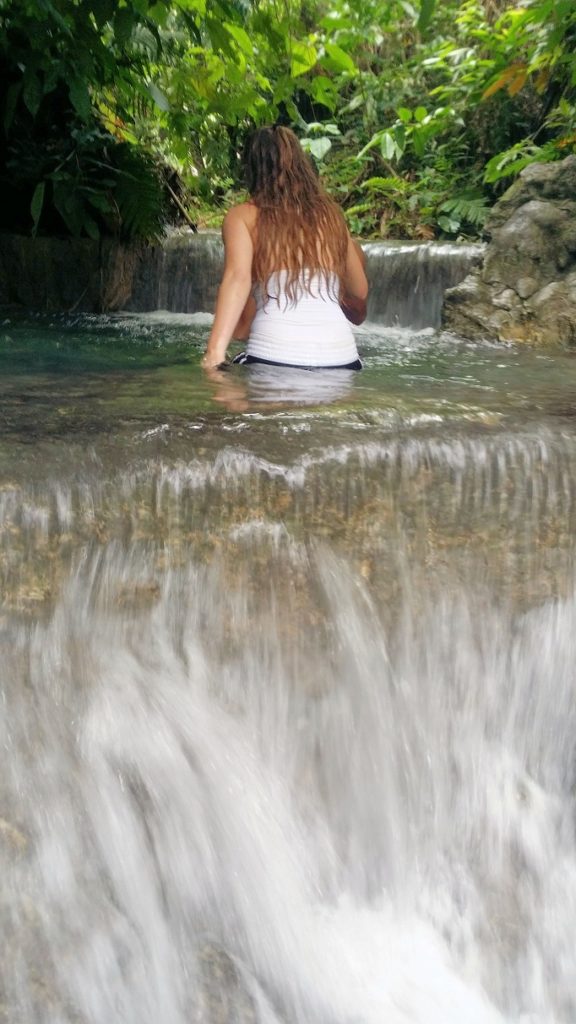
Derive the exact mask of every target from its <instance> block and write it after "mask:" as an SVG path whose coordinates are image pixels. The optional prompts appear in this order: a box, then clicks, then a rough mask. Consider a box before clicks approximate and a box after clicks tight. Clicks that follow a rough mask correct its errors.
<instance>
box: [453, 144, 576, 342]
mask: <svg viewBox="0 0 576 1024" xmlns="http://www.w3.org/2000/svg"><path fill="white" fill-rule="evenodd" d="M486 234H487V237H488V240H489V244H488V246H487V248H486V252H485V255H484V260H483V262H482V264H481V266H480V267H478V268H477V269H476V270H474V271H473V272H472V273H471V274H469V275H468V277H466V278H465V279H464V281H462V283H461V284H459V285H457V286H456V287H455V288H450V289H449V290H448V291H447V292H446V294H445V300H444V307H443V310H442V325H443V327H444V328H446V329H447V330H450V331H453V332H454V333H455V334H459V335H461V336H464V337H466V338H489V339H492V340H496V341H512V342H526V343H527V344H531V345H563V346H565V347H569V346H576V156H569V157H566V159H565V160H562V161H560V162H558V163H551V164H532V165H531V166H529V167H526V168H525V169H524V170H523V171H522V173H521V174H520V177H519V179H518V180H517V181H516V182H515V183H514V185H512V187H511V188H509V189H508V191H507V192H506V193H505V194H504V195H503V196H502V198H501V199H500V200H499V201H498V202H497V203H496V205H495V206H494V208H493V209H492V211H491V212H490V217H489V219H488V223H487V225H486Z"/></svg>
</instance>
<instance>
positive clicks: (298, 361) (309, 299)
mask: <svg viewBox="0 0 576 1024" xmlns="http://www.w3.org/2000/svg"><path fill="white" fill-rule="evenodd" d="M288 276H289V275H288V271H287V270H285V269H282V270H277V271H274V272H273V273H272V274H271V275H270V277H269V279H268V284H267V289H266V294H264V293H263V289H262V287H261V286H260V285H257V286H256V287H255V289H254V297H255V300H256V314H255V316H254V319H253V321H252V327H251V330H250V337H249V339H248V345H247V349H246V351H247V354H248V355H249V356H250V357H252V358H253V359H262V360H266V361H267V362H275V363H283V364H288V365H290V366H338V365H342V364H348V363H351V362H354V361H355V360H357V359H358V352H357V350H356V343H355V341H354V335H353V333H352V329H351V327H350V324H349V322H348V320H347V319H346V317H345V316H344V313H343V312H342V310H341V308H340V304H339V301H338V290H339V281H338V278H337V276H336V274H335V273H332V274H331V275H324V274H320V273H318V272H310V271H308V270H304V271H301V273H300V275H299V278H298V280H297V281H296V282H295V288H294V289H293V291H294V292H295V294H293V295H292V296H289V295H288V294H287V290H286V287H287V281H288Z"/></svg>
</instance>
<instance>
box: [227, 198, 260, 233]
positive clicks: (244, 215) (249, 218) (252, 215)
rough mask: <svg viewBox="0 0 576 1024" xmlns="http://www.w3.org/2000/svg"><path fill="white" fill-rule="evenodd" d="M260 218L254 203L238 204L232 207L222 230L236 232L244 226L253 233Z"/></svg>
mask: <svg viewBox="0 0 576 1024" xmlns="http://www.w3.org/2000/svg"><path fill="white" fill-rule="evenodd" d="M257 216H258V210H257V209H256V207H255V206H254V204H253V203H238V205H237V206H232V207H231V208H230V209H229V210H228V212H227V214H226V216H225V217H224V221H223V224H222V229H223V230H226V229H227V228H231V229H232V230H234V229H235V228H237V227H239V226H240V225H242V224H243V225H244V226H245V227H247V228H248V230H249V231H252V230H253V228H254V226H255V224H256V219H257Z"/></svg>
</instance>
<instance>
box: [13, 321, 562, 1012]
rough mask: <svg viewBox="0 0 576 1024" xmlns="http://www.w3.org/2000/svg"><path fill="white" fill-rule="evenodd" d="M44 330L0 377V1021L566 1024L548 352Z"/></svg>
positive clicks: (89, 327)
mask: <svg viewBox="0 0 576 1024" xmlns="http://www.w3.org/2000/svg"><path fill="white" fill-rule="evenodd" d="M66 330H67V331H68V334H67V333H66ZM66 330H64V329H63V327H62V325H56V326H55V327H45V328H44V329H43V334H42V339H41V344H42V345H43V346H44V350H45V351H48V352H51V354H52V359H53V361H52V362H51V363H49V365H48V368H47V365H46V364H43V365H42V372H41V373H39V371H38V368H37V362H36V361H35V358H32V356H31V355H30V353H31V352H32V353H35V352H36V348H35V346H36V345H37V344H38V340H37V336H38V331H39V327H38V326H37V325H33V326H32V327H26V328H22V331H21V332H20V333H19V331H18V329H17V328H14V330H13V331H11V333H10V336H9V339H8V342H7V343H6V346H5V351H6V352H8V356H7V359H9V368H11V369H10V372H5V373H4V374H3V378H2V383H1V385H0V387H1V389H2V405H1V418H2V423H3V435H2V440H0V480H1V486H0V580H1V582H2V595H3V599H2V606H1V610H0V648H1V661H0V664H1V669H0V680H1V685H0V693H1V696H2V708H3V715H2V716H1V718H0V743H1V747H2V750H3V752H4V762H3V772H2V777H1V781H0V871H1V875H0V877H1V879H2V881H1V886H2V901H1V904H0V924H1V926H2V933H3V935H4V944H3V957H2V962H1V965H0V981H1V995H0V1019H3V1020H5V1021H7V1022H9V1024H12V1022H14V1024H16V1022H17V1021H18V1022H20V1021H24V1022H26V1024H40V1022H42V1024H45V1022H47V1024H77V1022H82V1024H109V1022H111V1021H122V1022H128V1024H132V1022H133V1024H157V1022H159V1021H162V1022H163V1024H164V1022H166V1024H185V1022H186V1024H189V1022H191V1021H196V1022H198V1024H219V1022H227V1024H383V1022H387V1024H408V1022H412V1024H462V1022H466V1024H475V1022H478V1024H491V1022H500V1024H502V1022H507V1024H512V1022H513V1024H573V1021H574V1019H575V1018H576V989H575V985H574V978H575V977H576V953H575V951H574V943H573V936H572V933H573V922H574V919H575V915H576V896H575V893H576V885H575V882H576V842H575V838H574V811H575V795H574V794H575V792H576V790H575V781H576V779H575V767H574V766H575V759H574V753H575V743H576V741H575V737H576V700H575V689H576V681H575V678H574V669H573V666H574V663H575V656H576V640H575V639H574V637H575V636H576V631H575V630H574V625H575V622H576V596H575V591H574V548H575V545H574V537H575V526H576V484H575V481H576V472H575V471H576V434H575V432H574V429H573V424H572V421H571V419H570V418H569V416H568V415H566V414H564V415H559V414H558V413H559V411H560V412H561V411H562V409H564V410H565V411H566V410H568V409H569V401H568V398H569V395H570V394H571V391H572V387H573V380H572V377H573V375H574V370H573V368H572V364H571V363H570V361H569V360H568V359H566V360H562V359H560V360H556V361H555V360H553V359H549V358H546V357H532V356H530V355H529V354H524V353H516V352H514V351H513V350H508V351H506V352H504V351H503V350H496V349H491V348H483V347H482V346H475V347H470V346H460V347H458V346H456V345H454V344H453V343H449V342H445V341H442V340H437V339H434V338H433V337H431V336H430V335H424V336H420V337H417V336H415V335H407V334H404V335H402V334H395V335H392V334H388V335H386V334H384V333H382V332H380V333H379V332H378V331H376V330H374V329H370V328H369V329H367V331H366V332H365V333H364V334H360V335H359V342H360V347H361V349H362V351H363V353H364V356H365V360H366V369H365V370H364V371H363V373H362V374H358V375H355V376H354V375H352V374H347V375H343V376H342V377H339V378H338V380H336V378H334V377H331V378H329V381H330V383H328V382H327V381H326V380H325V378H324V375H320V376H319V377H318V378H314V377H313V376H311V375H310V374H307V373H306V372H305V371H303V372H301V373H300V372H297V373H296V374H294V375H293V376H290V375H289V376H288V377H283V378H282V381H280V382H279V381H278V379H276V378H274V377H273V375H272V377H271V376H270V374H269V373H261V374H258V373H256V374H248V373H247V372H246V371H242V370H239V371H238V372H237V373H236V374H234V372H231V373H230V374H228V375H224V376H225V378H226V379H225V380H223V381H222V382H220V384H218V385H210V384H208V383H206V382H205V381H203V380H202V378H201V377H200V374H199V373H198V371H197V369H196V366H195V365H190V363H185V364H183V363H182V362H181V360H182V358H183V356H182V352H183V349H182V344H181V343H182V339H183V338H184V337H186V339H187V341H188V344H190V335H191V332H192V343H193V344H195V343H196V344H198V346H200V343H201V340H202V337H203V334H202V332H203V330H204V329H203V328H195V329H194V328H193V327H191V326H190V324H189V323H186V324H184V325H182V324H180V323H179V322H177V321H172V322H168V324H166V323H164V324H162V323H160V322H159V321H158V320H157V319H152V320H143V319H141V318H134V319H130V318H125V319H121V320H118V321H107V322H106V323H104V322H102V321H99V322H96V323H91V322H85V321H83V322H82V329H81V330H79V328H78V325H72V326H70V325H69V326H68V328H67V329H66ZM194 331H196V333H194ZM27 345H28V346H29V348H27ZM51 346H52V347H51ZM3 351H4V350H3ZM135 351H136V352H137V353H138V360H137V361H136V362H137V365H138V369H134V362H135V360H134V352H135ZM146 360H150V362H149V363H148V364H147V365H146ZM153 360H155V361H153ZM194 360H195V361H197V355H196V352H195V354H194ZM4 369H5V371H6V365H4ZM571 375H572V376H571ZM511 381H512V382H513V383H512V384H511V383H510V382H511ZM211 388H213V389H214V390H210V389H211ZM510 392H512V393H510ZM536 394H537V395H538V403H539V408H538V410H537V413H536V414H535V413H534V404H535V395H536Z"/></svg>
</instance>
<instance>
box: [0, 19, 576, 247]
mask: <svg viewBox="0 0 576 1024" xmlns="http://www.w3.org/2000/svg"><path fill="white" fill-rule="evenodd" d="M575 52H576V6H575V5H574V0H521V2H519V3H518V6H516V5H515V4H513V3H511V2H509V0H462V2H461V0H446V2H445V3H443V4H439V3H436V2H435V0H330V3H328V2H327V0H306V2H304V0H209V2H208V0H26V3H22V0H4V2H3V3H2V4H1V5H0V86H1V87H2V88H1V90H0V95H1V97H2V99H1V101H0V102H1V110H0V114H1V123H2V125H3V134H1V133H0V179H1V183H2V188H3V192H4V195H5V196H7V197H8V200H9V202H8V203H7V204H5V205H6V209H7V210H8V211H9V212H8V213H7V214H6V218H7V219H5V221H4V226H5V227H6V226H7V227H12V228H19V229H25V230H31V231H32V232H34V233H36V232H43V231H55V230H56V231H62V230H66V231H68V232H70V233H73V234H86V235H89V236H92V237H96V236H97V235H98V234H100V233H103V232H105V233H110V232H112V233H115V234H119V235H122V236H123V237H132V236H146V237H150V236H154V235H156V234H157V233H158V232H159V231H160V230H161V224H162V219H163V217H164V216H165V215H166V214H165V209H164V208H165V203H164V202H163V190H162V180H163V179H164V180H165V179H166V178H167V177H168V176H169V175H170V174H172V175H175V176H176V179H177V180H178V181H179V183H180V186H181V187H185V189H186V202H187V204H188V208H189V210H190V213H191V216H192V217H195V216H196V215H199V216H201V218H202V219H204V220H205V219H206V217H208V216H209V214H208V212H207V211H208V210H209V208H212V209H213V210H216V211H217V210H218V209H220V208H221V209H225V208H226V207H227V205H228V204H229V203H230V202H231V201H233V199H234V196H235V195H237V194H239V189H240V188H241V174H240V155H241V151H242V147H243V143H244V140H245V137H246V134H247V132H248V131H249V130H250V129H251V128H252V127H253V126H254V125H258V124H263V123H270V122H274V121H276V120H281V121H282V122H283V123H289V124H291V125H292V126H293V127H294V128H295V129H296V131H297V132H298V133H299V135H300V136H301V139H302V144H303V146H304V148H305V149H306V150H307V151H308V152H309V153H310V155H311V156H312V158H313V159H314V160H315V161H316V163H317V165H318V167H319V170H320V172H321V173H322V174H323V176H324V178H325V180H326V183H327V186H328V187H329V188H330V189H331V190H332V192H333V193H334V195H335V196H336V197H337V198H338V199H339V200H340V202H341V203H342V204H343V206H344V209H345V211H346V213H347V216H348V219H349V223H350V226H351V228H352V229H353V230H354V231H356V232H358V233H362V234H368V235H379V234H393V233H396V234H398V235H400V236H407V237H433V236H435V235H447V236H455V235H474V234H477V233H478V232H479V231H481V229H482V224H483V220H484V217H485V212H486V209H487V208H488V206H489V204H490V203H491V202H492V201H493V199H494V198H495V197H496V196H497V195H498V193H499V191H500V190H501V189H502V188H504V187H505V186H506V185H507V184H508V183H509V181H510V180H511V178H512V176H513V175H514V174H517V173H518V172H519V170H521V169H522V167H524V166H526V165H527V164H528V163H530V162H532V161H533V160H553V159H558V158H560V157H562V156H564V155H566V154H567V153H568V152H571V151H573V150H574V148H575V143H576V58H575V56H574V55H575ZM11 218H12V219H11Z"/></svg>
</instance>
